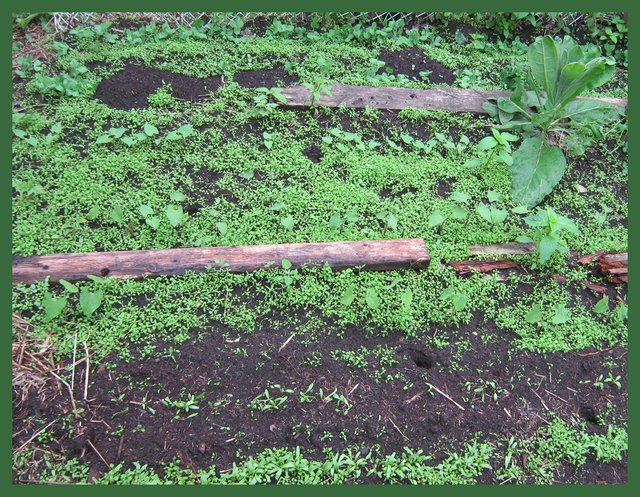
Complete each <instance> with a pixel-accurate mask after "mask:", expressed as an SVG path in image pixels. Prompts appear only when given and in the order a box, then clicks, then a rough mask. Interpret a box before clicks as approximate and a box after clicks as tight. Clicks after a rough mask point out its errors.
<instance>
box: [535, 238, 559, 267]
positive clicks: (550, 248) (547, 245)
mask: <svg viewBox="0 0 640 497" xmlns="http://www.w3.org/2000/svg"><path fill="white" fill-rule="evenodd" d="M556 250H558V238H557V237H555V236H553V235H547V236H545V237H544V238H543V239H542V240H540V243H538V252H539V253H540V262H541V263H542V264H544V263H545V262H547V261H548V260H549V259H550V258H551V256H552V255H553V254H554V252H555V251H556Z"/></svg>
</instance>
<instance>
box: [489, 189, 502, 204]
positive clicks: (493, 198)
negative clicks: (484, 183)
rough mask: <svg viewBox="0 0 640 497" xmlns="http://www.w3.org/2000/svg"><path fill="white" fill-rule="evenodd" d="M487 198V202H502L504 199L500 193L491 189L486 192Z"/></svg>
mask: <svg viewBox="0 0 640 497" xmlns="http://www.w3.org/2000/svg"><path fill="white" fill-rule="evenodd" d="M487 198H488V199H489V202H492V203H493V202H502V201H504V197H503V196H502V195H500V194H499V193H498V192H494V191H493V190H489V191H488V192H487Z"/></svg>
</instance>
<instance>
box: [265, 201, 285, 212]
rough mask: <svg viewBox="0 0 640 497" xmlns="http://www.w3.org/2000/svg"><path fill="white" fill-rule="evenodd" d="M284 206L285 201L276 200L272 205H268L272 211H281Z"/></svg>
mask: <svg viewBox="0 0 640 497" xmlns="http://www.w3.org/2000/svg"><path fill="white" fill-rule="evenodd" d="M284 207H285V203H284V202H276V203H275V204H273V205H272V206H271V207H268V209H269V210H270V211H279V210H280V209H283V208H284Z"/></svg>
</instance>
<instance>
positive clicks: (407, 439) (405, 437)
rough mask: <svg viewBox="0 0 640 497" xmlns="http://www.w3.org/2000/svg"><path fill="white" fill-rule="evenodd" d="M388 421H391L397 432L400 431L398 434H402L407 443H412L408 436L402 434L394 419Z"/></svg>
mask: <svg viewBox="0 0 640 497" xmlns="http://www.w3.org/2000/svg"><path fill="white" fill-rule="evenodd" d="M387 419H388V420H389V421H391V424H392V425H393V427H394V428H395V429H396V430H398V433H400V435H402V436H403V438H404V439H405V440H406V441H407V442H410V441H411V440H409V438H407V436H406V435H405V434H404V433H402V430H400V428H398V425H396V424H395V423H394V422H393V419H392V418H387Z"/></svg>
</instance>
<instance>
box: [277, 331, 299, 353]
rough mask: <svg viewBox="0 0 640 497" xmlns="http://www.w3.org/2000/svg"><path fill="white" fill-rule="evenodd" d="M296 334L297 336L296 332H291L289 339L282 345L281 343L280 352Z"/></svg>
mask: <svg viewBox="0 0 640 497" xmlns="http://www.w3.org/2000/svg"><path fill="white" fill-rule="evenodd" d="M294 336H295V333H291V336H290V337H289V338H287V340H286V341H285V342H284V343H283V344H282V345H280V348H279V349H278V352H282V349H284V348H285V347H286V346H287V345H288V344H289V342H290V341H291V339H292V338H293V337H294Z"/></svg>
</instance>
